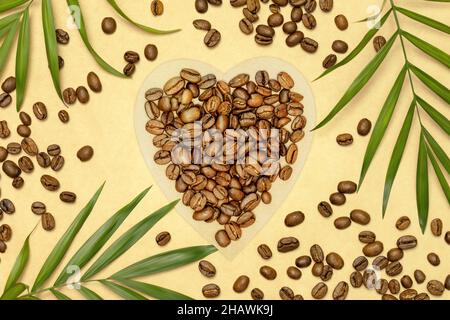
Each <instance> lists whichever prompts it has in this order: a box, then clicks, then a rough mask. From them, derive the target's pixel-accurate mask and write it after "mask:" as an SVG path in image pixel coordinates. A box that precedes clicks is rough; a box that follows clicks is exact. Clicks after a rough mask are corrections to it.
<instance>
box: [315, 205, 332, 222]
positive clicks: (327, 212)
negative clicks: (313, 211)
mask: <svg viewBox="0 0 450 320" xmlns="http://www.w3.org/2000/svg"><path fill="white" fill-rule="evenodd" d="M317 210H318V211H319V213H320V214H321V215H322V216H323V217H325V218H328V217H331V215H332V214H333V208H332V207H331V205H330V204H329V203H328V202H326V201H322V202H321V203H319V204H318V206H317Z"/></svg>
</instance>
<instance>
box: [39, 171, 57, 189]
mask: <svg viewBox="0 0 450 320" xmlns="http://www.w3.org/2000/svg"><path fill="white" fill-rule="evenodd" d="M41 184H42V186H43V187H44V188H45V189H47V190H48V191H57V190H58V189H59V187H60V185H59V181H58V180H57V179H56V178H54V177H52V176H49V175H46V174H45V175H43V176H42V177H41Z"/></svg>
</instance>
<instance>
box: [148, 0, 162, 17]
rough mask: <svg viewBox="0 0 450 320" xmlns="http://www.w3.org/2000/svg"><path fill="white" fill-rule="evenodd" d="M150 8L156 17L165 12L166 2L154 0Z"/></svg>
mask: <svg viewBox="0 0 450 320" xmlns="http://www.w3.org/2000/svg"><path fill="white" fill-rule="evenodd" d="M150 10H151V12H152V14H153V15H154V16H155V17H156V16H160V15H162V14H163V13H164V3H163V2H162V1H161V0H152V2H151V4H150Z"/></svg>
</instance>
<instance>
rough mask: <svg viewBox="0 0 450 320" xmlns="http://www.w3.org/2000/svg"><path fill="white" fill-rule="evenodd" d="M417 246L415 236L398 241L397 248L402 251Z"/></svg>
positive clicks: (401, 238)
mask: <svg viewBox="0 0 450 320" xmlns="http://www.w3.org/2000/svg"><path fill="white" fill-rule="evenodd" d="M416 246H417V239H416V237H414V236H403V237H400V238H399V239H398V240H397V247H399V248H400V249H402V250H408V249H412V248H415V247H416Z"/></svg>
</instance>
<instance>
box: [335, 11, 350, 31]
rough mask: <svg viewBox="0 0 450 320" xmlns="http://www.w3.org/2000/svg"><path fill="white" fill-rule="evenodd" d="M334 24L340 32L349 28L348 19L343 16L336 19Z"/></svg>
mask: <svg viewBox="0 0 450 320" xmlns="http://www.w3.org/2000/svg"><path fill="white" fill-rule="evenodd" d="M334 23H335V24H336V27H338V29H339V30H346V29H347V28H348V21H347V18H346V17H345V16H344V15H342V14H339V15H337V16H336V17H335V18H334Z"/></svg>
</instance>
